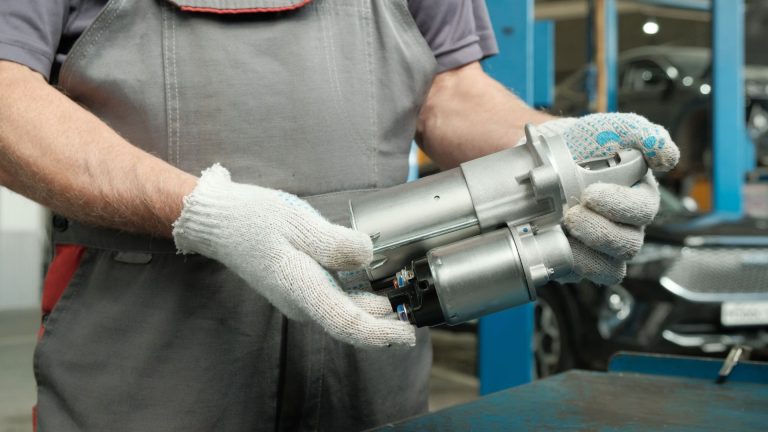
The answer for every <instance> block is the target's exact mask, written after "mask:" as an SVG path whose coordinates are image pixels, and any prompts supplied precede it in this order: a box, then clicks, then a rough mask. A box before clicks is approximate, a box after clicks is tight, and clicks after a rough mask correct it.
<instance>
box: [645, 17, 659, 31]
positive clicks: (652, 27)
mask: <svg viewBox="0 0 768 432" xmlns="http://www.w3.org/2000/svg"><path fill="white" fill-rule="evenodd" d="M658 32H659V23H657V22H656V20H655V19H653V18H648V21H646V22H645V24H643V33H645V34H647V35H655V34H656V33H658Z"/></svg>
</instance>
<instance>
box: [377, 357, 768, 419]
mask: <svg viewBox="0 0 768 432" xmlns="http://www.w3.org/2000/svg"><path fill="white" fill-rule="evenodd" d="M721 364H722V360H716V359H694V358H686V357H674V356H660V355H659V356H654V355H641V356H638V355H622V356H618V357H616V358H614V360H613V361H612V362H611V366H610V368H609V372H592V371H580V370H574V371H569V372H566V373H563V374H560V375H555V376H553V377H550V378H546V379H542V380H538V381H535V382H533V383H531V384H526V385H522V386H519V387H515V388H512V389H508V390H503V391H500V392H497V393H494V394H491V395H488V396H485V397H482V398H480V399H478V400H476V401H474V402H470V403H467V404H464V405H459V406H455V407H452V408H447V409H445V410H442V411H438V412H435V413H431V414H427V415H424V416H421V417H415V418H411V419H406V420H404V421H401V422H397V423H394V424H389V425H386V426H383V427H381V428H379V429H377V430H380V431H390V430H394V431H441V432H443V431H518V430H543V431H551V430H554V431H557V430H590V431H612V430H622V431H650V430H660V429H663V430H672V431H718V432H720V431H729V432H730V431H768V365H767V364H765V363H754V362H743V363H740V364H738V365H737V366H736V367H735V368H734V369H733V371H732V372H731V374H730V376H729V377H728V379H727V380H726V381H725V382H724V383H722V384H716V383H715V378H716V377H717V375H718V370H719V369H720V366H721Z"/></svg>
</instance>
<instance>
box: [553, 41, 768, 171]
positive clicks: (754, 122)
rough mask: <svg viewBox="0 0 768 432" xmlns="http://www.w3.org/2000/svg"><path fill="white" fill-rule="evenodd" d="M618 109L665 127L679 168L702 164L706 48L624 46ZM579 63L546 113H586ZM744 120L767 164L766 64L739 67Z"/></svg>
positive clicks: (707, 134)
mask: <svg viewBox="0 0 768 432" xmlns="http://www.w3.org/2000/svg"><path fill="white" fill-rule="evenodd" d="M618 68H619V70H618V87H619V88H618V105H619V111H622V112H635V113H638V114H641V115H643V116H645V117H647V118H648V119H649V120H651V121H653V122H655V123H658V124H660V125H662V126H664V127H665V128H667V129H668V130H669V131H670V134H671V136H672V138H673V139H674V140H675V142H676V143H677V144H678V146H680V148H681V156H682V157H681V161H680V165H679V169H680V171H681V172H686V173H687V172H698V171H701V170H703V169H704V168H705V167H706V166H707V161H708V156H707V155H708V154H709V150H708V149H709V148H710V146H709V143H710V142H711V129H712V128H711V100H712V98H711V97H710V95H711V91H712V73H711V72H712V68H711V50H710V49H709V48H701V47H673V46H653V47H641V48H635V49H631V50H627V51H625V52H623V53H621V55H620V56H619V61H618ZM592 70H593V69H592V68H591V67H590V66H585V67H583V68H581V69H579V70H578V71H576V72H575V73H573V74H572V75H570V76H569V77H568V78H566V79H565V80H563V81H562V82H561V83H560V84H559V85H558V86H557V88H556V93H555V102H554V105H553V106H552V112H554V113H556V114H561V115H569V116H579V115H583V114H587V113H589V112H590V111H591V109H592V108H593V107H590V106H589V105H590V104H589V101H588V98H587V92H586V88H587V87H586V84H587V76H588V75H589V74H590V73H592ZM744 79H745V94H746V96H747V98H746V99H747V100H746V105H747V106H746V107H745V109H746V119H747V122H748V129H749V131H750V135H751V137H752V140H753V141H754V142H755V143H756V145H757V147H758V154H759V156H760V157H761V159H766V161H765V162H768V68H766V67H764V66H754V65H748V66H746V67H745V68H744Z"/></svg>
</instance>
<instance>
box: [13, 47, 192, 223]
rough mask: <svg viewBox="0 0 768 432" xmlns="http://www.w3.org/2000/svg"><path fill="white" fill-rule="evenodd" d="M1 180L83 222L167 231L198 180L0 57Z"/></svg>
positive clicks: (23, 193) (41, 80)
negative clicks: (126, 137)
mask: <svg viewBox="0 0 768 432" xmlns="http://www.w3.org/2000/svg"><path fill="white" fill-rule="evenodd" d="M0 101H2V102H1V103H0V185H3V186H6V187H8V188H9V189H11V190H14V191H15V192H18V193H20V194H22V195H25V196H27V197H29V198H31V199H33V200H35V201H37V202H39V203H41V204H43V205H45V206H47V207H49V208H51V209H52V210H53V211H55V212H57V213H60V214H62V215H65V216H67V217H71V218H73V219H76V220H80V221H83V222H87V223H91V224H97V225H101V226H109V227H114V228H118V229H122V230H126V231H132V232H139V233H147V234H153V235H161V236H165V237H168V236H170V233H171V224H172V223H173V221H174V220H176V218H177V217H178V216H179V213H180V212H181V208H182V205H183V203H182V201H183V197H184V196H186V195H187V194H188V193H189V192H191V190H192V189H193V188H194V187H195V184H196V178H195V177H194V176H192V175H190V174H187V173H185V172H183V171H181V170H179V169H177V168H175V167H173V166H171V165H169V164H168V163H166V162H164V161H162V160H160V159H158V158H156V157H154V156H152V155H150V154H148V153H146V152H144V151H142V150H140V149H138V148H137V147H135V146H133V145H131V144H130V143H128V142H127V141H125V140H124V139H123V138H122V137H120V136H119V135H118V134H117V133H116V132H115V131H113V130H112V129H111V128H110V127H109V126H107V125H106V124H105V123H103V122H102V121H101V120H99V119H98V118H97V117H95V116H94V115H92V114H91V113H89V112H88V111H86V110H85V109H83V108H82V107H80V106H78V105H77V104H76V103H74V102H73V101H71V100H70V99H69V98H67V97H66V96H64V95H62V94H61V93H60V92H58V91H57V90H56V89H54V88H53V87H51V86H50V85H48V83H46V82H45V80H44V79H43V78H42V76H40V75H39V74H37V73H35V72H32V71H31V70H29V69H28V68H26V67H24V66H21V65H18V64H15V63H11V62H5V61H0Z"/></svg>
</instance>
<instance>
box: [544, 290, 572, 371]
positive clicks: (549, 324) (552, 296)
mask: <svg viewBox="0 0 768 432" xmlns="http://www.w3.org/2000/svg"><path fill="white" fill-rule="evenodd" d="M570 302H573V300H572V299H571V298H570V297H569V295H568V294H567V293H566V292H565V290H564V289H563V287H561V286H557V285H548V286H545V287H543V288H541V289H540V290H539V291H538V300H537V302H536V307H535V312H534V339H533V344H534V356H535V362H536V374H537V376H538V377H539V378H544V377H547V376H550V375H554V374H556V373H560V372H563V371H566V370H568V369H572V368H573V367H574V366H575V363H576V355H575V352H574V341H575V340H576V334H575V333H576V330H575V329H576V328H577V327H578V326H576V325H574V324H575V323H576V322H577V321H576V320H577V317H574V316H572V312H571V313H569V311H573V310H575V309H573V308H572V307H569V306H571V305H570Z"/></svg>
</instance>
